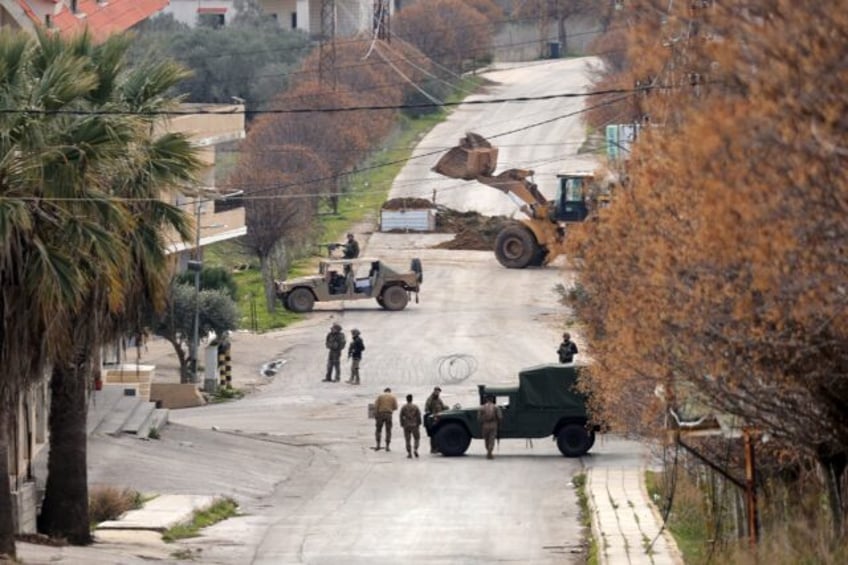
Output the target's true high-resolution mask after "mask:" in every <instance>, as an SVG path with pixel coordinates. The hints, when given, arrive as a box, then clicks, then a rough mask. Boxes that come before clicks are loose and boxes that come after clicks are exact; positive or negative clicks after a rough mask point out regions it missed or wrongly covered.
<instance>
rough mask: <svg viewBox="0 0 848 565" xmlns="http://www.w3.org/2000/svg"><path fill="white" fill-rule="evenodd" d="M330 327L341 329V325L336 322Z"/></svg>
mask: <svg viewBox="0 0 848 565" xmlns="http://www.w3.org/2000/svg"><path fill="white" fill-rule="evenodd" d="M330 329H331V330H340V329H342V327H341V326H340V325H338V324H333V325H332V326H331V327H330Z"/></svg>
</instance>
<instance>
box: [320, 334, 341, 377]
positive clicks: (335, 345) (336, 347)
mask: <svg viewBox="0 0 848 565" xmlns="http://www.w3.org/2000/svg"><path fill="white" fill-rule="evenodd" d="M325 345H326V346H327V350H328V352H327V376H326V377H324V380H325V381H327V382H330V381H332V380H333V379H332V374H333V370H335V372H336V378H335V381H336V382H338V381H339V379H341V374H342V369H341V365H340V362H339V361H340V360H341V357H342V351H344V347H345V336H344V334H343V333H342V327H341V326H340V325H338V324H333V325H332V326H331V327H330V333H328V334H327V339H326V340H325Z"/></svg>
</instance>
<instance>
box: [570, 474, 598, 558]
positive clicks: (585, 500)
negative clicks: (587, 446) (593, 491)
mask: <svg viewBox="0 0 848 565" xmlns="http://www.w3.org/2000/svg"><path fill="white" fill-rule="evenodd" d="M571 482H572V484H573V485H574V489H575V490H576V491H577V503H578V504H579V505H580V525H581V526H582V527H583V535H584V539H585V540H586V564H587V565H598V564H599V563H600V557H599V555H598V540H596V539H595V536H594V534H593V533H592V513H591V511H590V510H589V494H588V493H587V491H586V473H580V474H578V475H574V476H573V477H572V478H571Z"/></svg>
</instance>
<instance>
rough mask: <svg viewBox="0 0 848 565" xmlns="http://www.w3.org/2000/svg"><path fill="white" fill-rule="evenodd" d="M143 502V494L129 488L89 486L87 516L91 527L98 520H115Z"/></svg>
mask: <svg viewBox="0 0 848 565" xmlns="http://www.w3.org/2000/svg"><path fill="white" fill-rule="evenodd" d="M144 502H145V498H144V496H142V494H141V493H140V492H138V491H136V490H133V489H130V488H123V489H122V488H117V487H111V486H93V487H91V488H90V489H89V492H88V516H89V524H90V526H91V529H94V528H95V527H96V526H97V524H99V523H100V522H106V521H107V520H116V519H118V518H119V517H120V516H121V514H123V513H124V512H128V511H129V510H137V509H139V508H141V506H142V505H143V504H144Z"/></svg>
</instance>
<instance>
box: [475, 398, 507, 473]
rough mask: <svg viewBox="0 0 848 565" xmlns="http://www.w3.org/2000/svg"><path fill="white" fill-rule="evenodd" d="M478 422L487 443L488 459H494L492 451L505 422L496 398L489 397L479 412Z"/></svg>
mask: <svg viewBox="0 0 848 565" xmlns="http://www.w3.org/2000/svg"><path fill="white" fill-rule="evenodd" d="M477 421H478V422H480V426H481V428H482V432H483V439H484V440H485V442H486V459H494V458H495V456H494V455H492V451H494V449H495V438H496V437H498V428H499V427H500V425H501V422H502V421H503V412H502V411H501V408H500V406H496V405H495V397H494V396H491V395H489V396H487V397H486V400H485V401H484V402H483V405H482V406H481V407H480V409H479V410H478V411H477Z"/></svg>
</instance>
